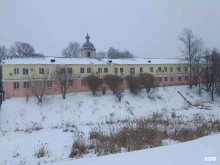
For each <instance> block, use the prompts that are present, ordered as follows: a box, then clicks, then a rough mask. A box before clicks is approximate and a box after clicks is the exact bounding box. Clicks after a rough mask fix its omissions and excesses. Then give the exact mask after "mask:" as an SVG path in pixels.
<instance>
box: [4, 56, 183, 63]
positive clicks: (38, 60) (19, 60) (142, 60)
mask: <svg viewBox="0 0 220 165" xmlns="http://www.w3.org/2000/svg"><path fill="white" fill-rule="evenodd" d="M51 59H55V62H53V63H52V62H51ZM109 61H112V64H138V65H141V64H178V63H180V59H174V58H161V59H159V58H158V59H156V58H155V59H153V58H152V59H146V58H131V59H100V60H98V59H93V58H57V57H44V58H40V57H38V58H12V59H5V60H3V61H2V64H85V65H88V64H96V65H98V64H107V63H109ZM149 61H150V62H149Z"/></svg>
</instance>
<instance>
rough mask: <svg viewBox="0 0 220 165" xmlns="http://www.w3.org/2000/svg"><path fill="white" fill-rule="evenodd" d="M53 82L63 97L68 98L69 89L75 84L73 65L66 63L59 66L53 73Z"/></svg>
mask: <svg viewBox="0 0 220 165" xmlns="http://www.w3.org/2000/svg"><path fill="white" fill-rule="evenodd" d="M52 79H53V82H54V83H55V84H56V85H57V87H58V88H59V90H60V92H61V94H62V97H63V99H65V98H66V93H67V92H68V89H69V88H70V87H72V86H73V80H74V72H73V69H72V68H71V67H68V66H66V65H64V66H57V67H56V70H55V71H54V72H53V73H52Z"/></svg>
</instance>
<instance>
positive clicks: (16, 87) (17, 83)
mask: <svg viewBox="0 0 220 165" xmlns="http://www.w3.org/2000/svg"><path fill="white" fill-rule="evenodd" d="M19 85H20V84H19V82H13V89H14V90H16V89H19Z"/></svg>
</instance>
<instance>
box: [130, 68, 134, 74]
mask: <svg viewBox="0 0 220 165" xmlns="http://www.w3.org/2000/svg"><path fill="white" fill-rule="evenodd" d="M130 75H131V76H134V75H135V68H130Z"/></svg>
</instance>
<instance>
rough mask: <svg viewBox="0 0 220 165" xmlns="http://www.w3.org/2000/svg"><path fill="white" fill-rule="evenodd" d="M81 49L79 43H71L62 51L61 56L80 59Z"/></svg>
mask: <svg viewBox="0 0 220 165" xmlns="http://www.w3.org/2000/svg"><path fill="white" fill-rule="evenodd" d="M80 47H81V46H80V44H79V43H78V42H70V43H69V44H68V46H67V47H66V48H65V49H63V50H62V51H61V54H62V56H64V57H67V58H77V57H80Z"/></svg>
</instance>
